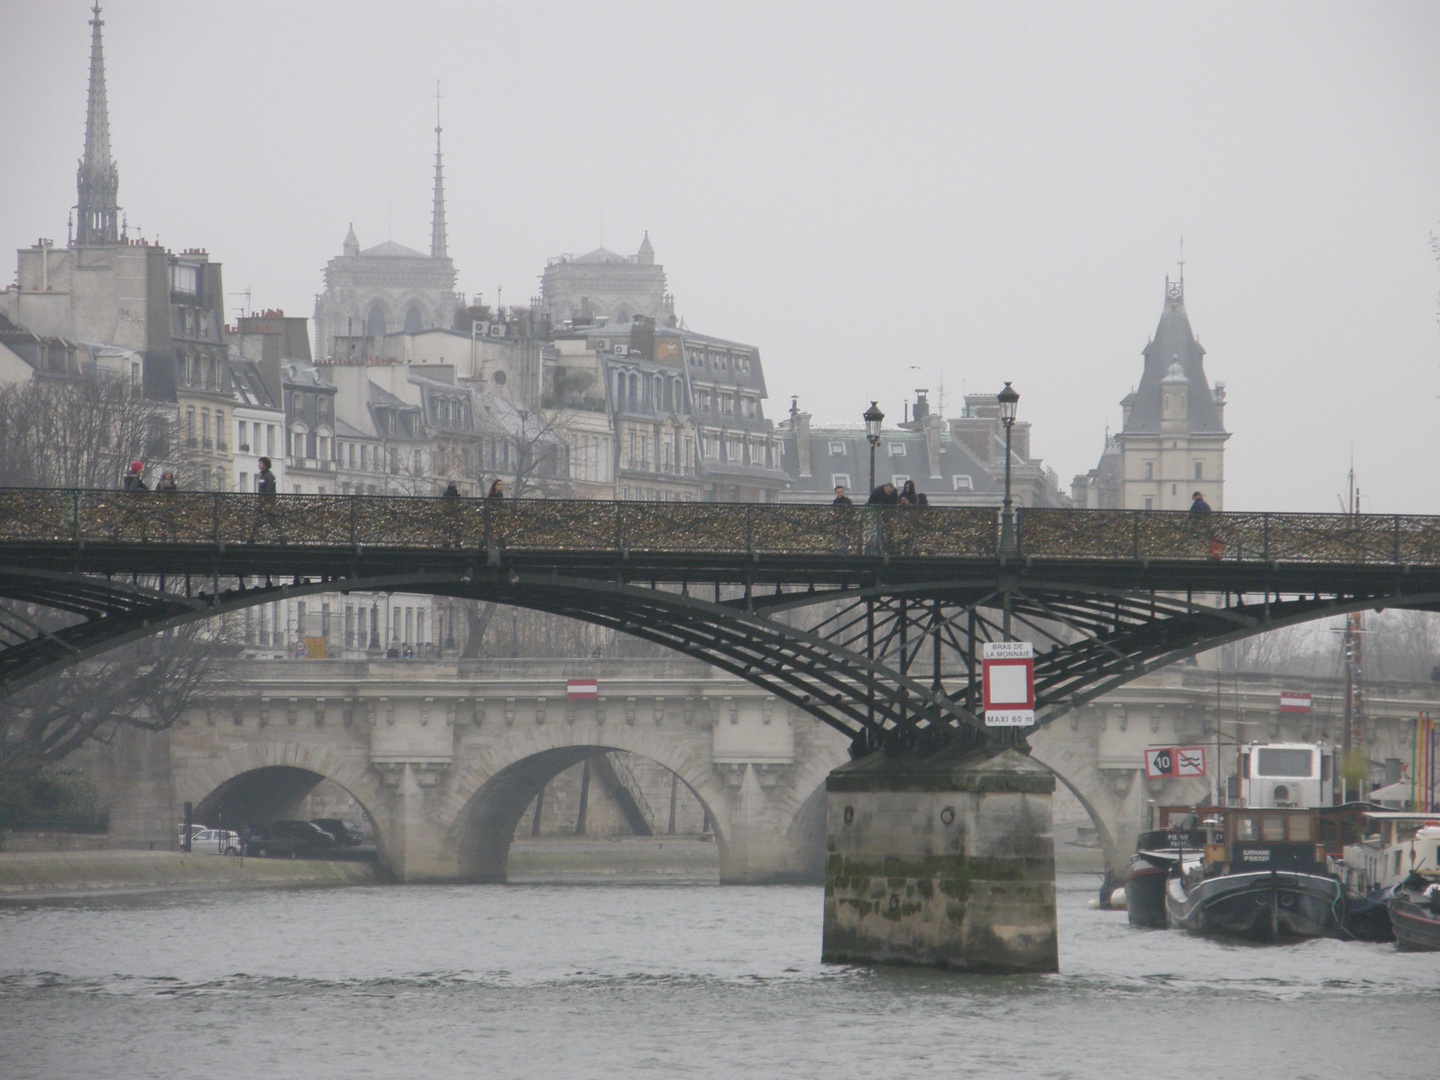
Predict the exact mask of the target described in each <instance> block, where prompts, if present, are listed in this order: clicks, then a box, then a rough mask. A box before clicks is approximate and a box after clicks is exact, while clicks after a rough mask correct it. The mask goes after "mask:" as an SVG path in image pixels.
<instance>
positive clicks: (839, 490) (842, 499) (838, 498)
mask: <svg viewBox="0 0 1440 1080" xmlns="http://www.w3.org/2000/svg"><path fill="white" fill-rule="evenodd" d="M830 505H831V506H854V505H855V504H854V503H852V502H851V501H850V496H848V495H846V494H845V485H844V484H836V485H835V501H834V502H832V503H831V504H830Z"/></svg>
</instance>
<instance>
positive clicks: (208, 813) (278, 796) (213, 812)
mask: <svg viewBox="0 0 1440 1080" xmlns="http://www.w3.org/2000/svg"><path fill="white" fill-rule="evenodd" d="M326 788H329V789H332V793H331V797H330V799H328V800H325V802H326V803H328V804H329V805H331V806H335V807H337V809H336V810H335V812H333V813H332V812H328V811H327V812H324V813H314V812H312V811H314V810H315V809H316V808H315V807H313V806H311V805H310V803H311V801H312V799H313V796H314V795H315V794H316V793H317V791H323V790H324V789H326ZM335 794H339V795H341V796H342V799H341V800H336V798H335ZM343 797H348V798H343ZM342 807H343V809H340V808H342ZM351 813H358V815H359V817H360V820H359V821H358V824H360V825H361V827H362V828H363V829H364V831H365V840H366V842H365V843H364V844H362V845H360V846H359V847H358V848H350V849H339V850H337V852H336V854H337V855H341V856H346V857H352V858H362V859H364V858H372V857H373V858H376V859H378V861H379V862H380V863H381V864H382V865H384V864H385V862H386V860H385V853H384V835H383V833H382V831H381V829H380V827H379V825H378V823H377V822H376V820H375V818H374V816H373V815H372V814H371V813H370V810H369V809H368V808H367V807H366V806H365V804H364V803H362V802H361V801H360V800H359V799H358V798H356V797H355V795H354V794H353V793H352V792H350V791H349V790H348V789H346V788H344V787H343V786H342V785H340V784H338V783H336V782H335V781H334V780H332V779H331V778H329V777H327V776H325V775H324V774H322V773H318V772H315V771H313V770H311V769H305V768H300V767H298V766H294V765H262V766H260V767H258V768H253V769H247V770H245V771H244V772H241V773H237V774H236V775H234V776H231V777H230V778H228V779H227V780H225V781H223V782H222V783H221V784H220V785H219V786H218V787H216V788H214V789H213V790H212V791H211V792H210V793H209V794H208V795H206V796H205V797H204V798H202V799H201V800H200V801H199V802H198V803H197V804H196V805H195V808H194V820H195V822H196V823H198V824H202V825H204V826H206V827H207V828H212V829H230V830H234V831H239V830H241V829H242V828H249V829H252V830H257V831H261V830H264V829H266V828H267V827H268V826H269V825H271V824H272V823H273V822H276V821H281V820H290V819H296V818H298V819H301V820H309V819H310V818H312V817H336V816H340V817H349V816H350V815H351Z"/></svg>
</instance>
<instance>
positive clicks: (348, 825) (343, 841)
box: [310, 817, 365, 847]
mask: <svg viewBox="0 0 1440 1080" xmlns="http://www.w3.org/2000/svg"><path fill="white" fill-rule="evenodd" d="M310 824H311V825H318V826H319V827H320V828H322V829H324V830H325V831H326V832H327V833H329V834H330V835H331V836H333V837H334V838H335V843H336V844H337V845H338V846H339V847H356V846H357V845H359V844H363V843H364V842H365V830H364V829H362V828H361V827H360V823H359V822H357V821H351V820H350V819H349V818H336V817H317V818H311V819H310Z"/></svg>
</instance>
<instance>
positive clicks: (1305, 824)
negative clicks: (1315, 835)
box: [1290, 814, 1312, 840]
mask: <svg viewBox="0 0 1440 1080" xmlns="http://www.w3.org/2000/svg"><path fill="white" fill-rule="evenodd" d="M1290 839H1291V840H1310V839H1312V837H1311V835H1310V816H1309V815H1308V814H1296V815H1295V816H1294V817H1292V818H1291V819H1290Z"/></svg>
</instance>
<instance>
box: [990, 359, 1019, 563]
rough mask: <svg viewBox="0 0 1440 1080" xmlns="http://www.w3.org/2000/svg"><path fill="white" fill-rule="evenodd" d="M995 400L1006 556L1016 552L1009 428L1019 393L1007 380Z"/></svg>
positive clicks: (1002, 537) (1002, 551) (1002, 545)
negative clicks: (1000, 428)
mask: <svg viewBox="0 0 1440 1080" xmlns="http://www.w3.org/2000/svg"><path fill="white" fill-rule="evenodd" d="M995 400H996V401H998V402H999V403H1000V422H1001V423H1002V424H1004V425H1005V505H1004V507H1003V508H1002V509H1001V511H1000V554H1001V556H1002V557H1008V556H1011V555H1014V554H1015V553H1016V552H1015V503H1014V501H1013V500H1012V499H1011V498H1010V430H1011V429H1012V428H1013V427H1014V426H1015V406H1016V405H1018V404H1019V402H1020V394H1019V393H1018V392H1017V391H1016V389H1015V388H1014V387H1013V386H1011V385H1010V384H1009V383H1008V382H1007V383H1006V384H1005V389H1004V390H1001V391H1000V393H998V394H996V395H995Z"/></svg>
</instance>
